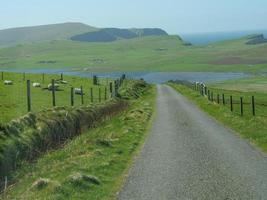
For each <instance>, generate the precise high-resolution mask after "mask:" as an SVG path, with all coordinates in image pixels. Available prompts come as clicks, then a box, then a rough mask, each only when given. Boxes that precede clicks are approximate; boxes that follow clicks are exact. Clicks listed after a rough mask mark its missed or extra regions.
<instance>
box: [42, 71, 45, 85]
mask: <svg viewBox="0 0 267 200" xmlns="http://www.w3.org/2000/svg"><path fill="white" fill-rule="evenodd" d="M44 79H45V75H44V73H43V75H42V81H43V83H44Z"/></svg>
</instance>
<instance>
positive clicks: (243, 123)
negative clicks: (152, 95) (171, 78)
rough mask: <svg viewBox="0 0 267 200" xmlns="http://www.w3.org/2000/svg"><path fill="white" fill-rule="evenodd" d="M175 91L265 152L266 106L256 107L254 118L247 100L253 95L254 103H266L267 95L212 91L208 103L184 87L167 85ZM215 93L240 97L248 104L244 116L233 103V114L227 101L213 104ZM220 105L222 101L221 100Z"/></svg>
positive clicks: (266, 135)
mask: <svg viewBox="0 0 267 200" xmlns="http://www.w3.org/2000/svg"><path fill="white" fill-rule="evenodd" d="M168 84H169V85H170V86H171V87H173V88H174V89H175V90H176V91H178V92H179V93H181V94H182V95H184V96H185V97H187V98H188V99H189V100H191V101H192V102H193V103H194V104H196V105H197V106H198V107H199V108H200V109H201V110H203V111H205V112H206V113H208V114H209V115H211V116H212V117H213V118H215V119H216V120H218V121H219V122H221V123H223V124H224V125H225V126H227V127H229V128H231V129H232V130H234V131H235V132H236V133H238V135H240V136H241V137H243V138H245V139H247V140H248V141H249V142H250V143H252V144H254V145H255V146H256V147H259V148H260V149H261V150H262V151H264V152H267V106H261V105H256V116H255V117H253V116H252V113H251V105H250V103H249V99H250V97H251V95H255V98H256V102H258V103H259V102H260V101H264V100H265V102H266V97H267V94H264V93H259V92H257V93H250V92H248V93H245V92H238V91H229V90H220V89H218V88H217V89H212V88H209V89H210V90H211V91H213V92H214V102H210V101H209V100H208V99H207V97H203V96H201V95H200V94H199V92H197V91H194V90H192V89H189V88H188V87H186V86H183V85H178V84H175V83H168ZM217 93H220V94H222V93H224V94H225V95H226V96H229V95H230V94H231V95H233V98H234V99H236V100H239V98H240V96H243V97H244V99H245V100H246V101H247V102H248V103H249V104H247V105H244V116H243V117H241V116H240V104H239V103H238V102H235V104H234V112H231V110H230V105H229V100H228V102H227V104H226V105H225V106H223V105H222V104H217V103H215V101H216V95H217ZM221 103H222V100H221Z"/></svg>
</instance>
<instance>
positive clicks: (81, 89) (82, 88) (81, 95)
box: [81, 86, 84, 105]
mask: <svg viewBox="0 0 267 200" xmlns="http://www.w3.org/2000/svg"><path fill="white" fill-rule="evenodd" d="M81 103H82V105H83V104H84V101H83V86H81Z"/></svg>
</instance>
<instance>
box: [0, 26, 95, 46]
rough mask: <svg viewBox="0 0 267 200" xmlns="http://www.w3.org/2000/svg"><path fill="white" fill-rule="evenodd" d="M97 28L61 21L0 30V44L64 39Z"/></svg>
mask: <svg viewBox="0 0 267 200" xmlns="http://www.w3.org/2000/svg"><path fill="white" fill-rule="evenodd" d="M97 30H98V29H97V28H94V27H91V26H88V25H86V24H82V23H63V24H53V25H42V26H33V27H23V28H11V29H5V30H0V46H11V45H16V44H22V43H31V42H42V41H51V40H66V39H69V38H70V37H72V36H73V35H77V34H81V33H86V32H90V31H97Z"/></svg>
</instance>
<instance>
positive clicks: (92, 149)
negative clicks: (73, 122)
mask: <svg viewBox="0 0 267 200" xmlns="http://www.w3.org/2000/svg"><path fill="white" fill-rule="evenodd" d="M154 96H155V89H154V88H150V89H149V91H147V92H146V93H145V95H144V96H142V97H141V98H139V99H136V100H132V105H131V106H130V108H129V109H128V110H127V111H125V112H123V113H122V114H120V115H118V116H116V117H114V118H112V119H111V120H109V121H106V122H104V123H102V124H101V126H98V127H97V128H95V129H93V130H90V131H87V132H86V133H84V134H83V135H81V136H79V137H77V138H76V139H74V140H72V141H70V142H69V143H67V144H66V145H65V146H64V148H62V149H61V150H57V151H55V152H50V153H48V154H46V155H44V156H43V157H42V158H40V159H39V160H38V161H37V162H36V163H33V164H28V163H25V165H24V167H23V169H21V170H20V171H18V172H17V175H16V177H17V179H19V180H20V181H19V182H18V183H17V184H15V185H13V186H12V187H10V188H9V191H8V192H7V198H8V199H17V198H18V197H19V198H20V199H101V200H105V199H115V196H116V192H117V191H118V190H119V188H120V186H121V184H122V180H123V176H124V173H125V172H126V171H127V169H128V168H129V165H130V163H131V159H132V156H133V155H134V154H135V152H136V151H137V149H138V147H139V146H140V144H142V141H143V140H144V137H145V133H146V132H147V129H148V128H149V124H150V123H149V122H150V121H151V116H152V113H153V107H154ZM144 122H146V123H144ZM77 173H78V175H77ZM80 175H82V176H83V178H81V176H80ZM88 175H91V176H94V177H96V178H97V179H99V180H100V185H97V184H95V183H93V181H92V180H91V179H89V178H88V177H87V178H86V176H88ZM41 178H43V179H45V181H43V182H42V179H41ZM75 178H76V179H75ZM73 179H74V180H73ZM36 183H39V185H38V184H37V185H36ZM40 183H44V184H40Z"/></svg>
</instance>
